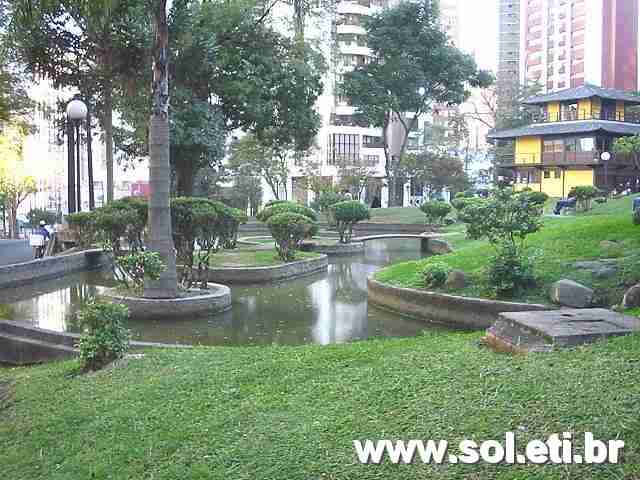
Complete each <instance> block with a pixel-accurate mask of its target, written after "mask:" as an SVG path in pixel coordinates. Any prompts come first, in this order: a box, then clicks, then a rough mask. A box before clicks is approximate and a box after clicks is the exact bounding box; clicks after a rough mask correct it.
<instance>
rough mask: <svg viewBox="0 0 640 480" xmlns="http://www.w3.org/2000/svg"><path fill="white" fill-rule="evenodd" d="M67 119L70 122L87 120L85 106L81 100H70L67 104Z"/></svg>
mask: <svg viewBox="0 0 640 480" xmlns="http://www.w3.org/2000/svg"><path fill="white" fill-rule="evenodd" d="M67 117H69V119H70V120H84V119H85V118H87V106H86V105H85V103H84V102H83V101H82V100H78V99H74V100H71V101H70V102H69V103H68V104H67Z"/></svg>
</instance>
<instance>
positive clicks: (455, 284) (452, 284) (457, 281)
mask: <svg viewBox="0 0 640 480" xmlns="http://www.w3.org/2000/svg"><path fill="white" fill-rule="evenodd" d="M466 285H467V276H466V275H465V274H464V272H463V271H462V270H453V271H452V272H449V275H448V276H447V281H446V282H445V283H444V286H445V287H447V288H450V289H452V290H462V289H463V288H464V287H465V286H466Z"/></svg>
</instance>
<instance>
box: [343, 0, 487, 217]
mask: <svg viewBox="0 0 640 480" xmlns="http://www.w3.org/2000/svg"><path fill="white" fill-rule="evenodd" d="M365 28H366V31H367V41H368V46H369V47H370V48H371V50H372V52H373V59H372V61H371V62H370V63H369V64H367V65H359V66H358V67H356V69H355V70H353V71H352V72H348V73H346V74H345V81H344V84H343V87H342V88H343V92H344V94H345V95H346V96H347V97H348V98H349V99H350V102H351V104H352V105H353V106H354V107H356V110H357V112H358V113H359V114H360V115H361V116H363V117H364V118H365V119H366V121H367V122H368V123H369V124H370V125H374V126H376V127H380V128H382V131H383V143H384V152H385V170H386V174H387V177H388V181H389V188H390V192H389V197H390V203H391V205H398V204H399V202H400V200H401V198H400V197H399V196H397V195H396V185H397V183H398V182H399V181H401V180H402V178H401V177H400V176H399V173H400V169H401V166H402V160H403V156H404V153H405V150H406V146H407V139H408V136H409V132H410V131H411V130H413V129H414V127H415V125H416V124H417V121H418V117H420V116H421V115H423V114H425V113H427V112H429V111H430V110H431V109H432V107H433V105H435V104H441V105H442V104H444V105H455V104H460V103H462V102H464V101H465V100H466V99H467V97H468V96H469V91H468V87H486V86H488V85H489V84H490V83H491V81H492V78H491V76H490V74H488V73H486V72H483V71H479V70H478V68H477V66H476V64H475V61H474V60H473V58H472V57H471V56H469V55H467V54H465V53H462V52H461V51H460V50H458V49H457V48H456V47H455V46H453V45H452V44H451V43H450V40H449V38H448V36H447V34H446V33H445V32H443V31H442V28H441V22H440V18H439V12H438V8H437V1H435V0H424V1H421V2H417V1H408V2H401V3H399V4H398V5H397V6H395V7H393V8H389V9H386V10H383V11H382V12H381V13H378V14H375V15H373V16H372V17H371V18H370V19H369V20H368V21H367V22H366V25H365ZM392 121H393V122H397V124H398V125H399V127H400V128H399V130H400V133H401V134H400V139H399V140H400V141H399V146H398V147H397V148H394V150H392V145H391V142H390V135H391V132H390V126H391V122H392Z"/></svg>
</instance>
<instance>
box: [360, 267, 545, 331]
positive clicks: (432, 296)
mask: <svg viewBox="0 0 640 480" xmlns="http://www.w3.org/2000/svg"><path fill="white" fill-rule="evenodd" d="M367 286H368V288H369V302H371V303H372V304H374V305H376V306H379V307H382V308H385V309H388V310H391V311H393V312H396V313H400V314H402V315H407V316H410V317H414V318H418V319H420V320H425V321H427V322H432V323H439V324H444V325H447V326H451V327H455V328H463V329H474V330H479V329H484V328H489V327H490V326H491V325H493V324H494V322H496V321H497V320H498V318H499V317H498V314H499V313H501V312H526V311H533V310H536V311H542V310H555V309H556V308H557V307H553V306H549V305H540V304H534V303H515V302H503V301H498V300H487V299H483V298H474V297H461V296H457V295H448V294H444V293H436V292H429V291H426V290H416V289H413V288H400V287H394V286H391V285H388V284H384V283H381V282H378V281H377V280H375V279H374V278H373V276H370V277H369V278H368V279H367Z"/></svg>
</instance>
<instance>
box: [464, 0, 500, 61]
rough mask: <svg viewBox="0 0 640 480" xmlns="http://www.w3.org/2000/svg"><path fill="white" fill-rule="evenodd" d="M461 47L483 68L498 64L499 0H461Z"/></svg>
mask: <svg viewBox="0 0 640 480" xmlns="http://www.w3.org/2000/svg"><path fill="white" fill-rule="evenodd" d="M459 1H460V33H461V40H460V41H461V47H462V48H463V49H464V50H466V51H467V52H469V53H474V54H475V56H476V62H477V63H478V66H479V67H480V68H482V69H488V70H492V71H493V72H495V71H496V67H497V64H498V0H459Z"/></svg>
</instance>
